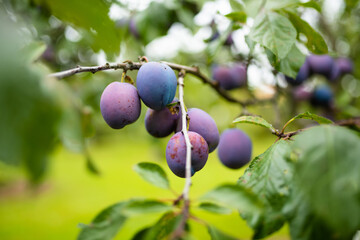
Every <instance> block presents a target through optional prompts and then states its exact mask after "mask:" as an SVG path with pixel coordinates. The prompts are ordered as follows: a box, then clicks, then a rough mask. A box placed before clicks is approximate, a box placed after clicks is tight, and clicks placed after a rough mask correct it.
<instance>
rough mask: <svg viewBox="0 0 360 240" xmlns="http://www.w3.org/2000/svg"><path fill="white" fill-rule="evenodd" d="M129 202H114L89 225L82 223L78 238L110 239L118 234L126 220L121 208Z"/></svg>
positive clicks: (88, 239) (85, 239)
mask: <svg viewBox="0 0 360 240" xmlns="http://www.w3.org/2000/svg"><path fill="white" fill-rule="evenodd" d="M126 204H127V202H120V203H117V204H114V205H112V206H110V207H108V208H106V209H104V210H103V211H101V212H100V213H99V214H98V215H97V216H96V217H95V219H94V220H93V221H92V222H91V223H90V224H88V225H85V224H80V225H79V227H80V228H81V229H82V230H81V231H80V233H79V235H78V238H77V239H78V240H100V239H103V240H108V239H109V240H110V239H113V237H114V236H115V235H116V233H117V232H118V231H119V230H120V229H121V227H122V226H123V225H124V223H125V221H126V217H125V216H124V215H122V214H121V210H122V208H123V207H124V206H126Z"/></svg>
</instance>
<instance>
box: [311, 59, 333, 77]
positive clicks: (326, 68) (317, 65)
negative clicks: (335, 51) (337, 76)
mask: <svg viewBox="0 0 360 240" xmlns="http://www.w3.org/2000/svg"><path fill="white" fill-rule="evenodd" d="M307 61H308V63H309V67H310V70H311V72H312V73H314V74H320V75H323V76H325V77H327V78H330V75H331V70H332V68H333V65H334V59H333V58H332V57H330V56H329V55H310V56H309V57H308V58H307Z"/></svg>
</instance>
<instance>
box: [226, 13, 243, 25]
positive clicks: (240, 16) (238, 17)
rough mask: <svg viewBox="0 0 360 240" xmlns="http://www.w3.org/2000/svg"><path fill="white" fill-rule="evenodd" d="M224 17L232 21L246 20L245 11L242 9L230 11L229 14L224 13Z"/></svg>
mask: <svg viewBox="0 0 360 240" xmlns="http://www.w3.org/2000/svg"><path fill="white" fill-rule="evenodd" d="M225 17H227V18H229V19H230V20H232V21H235V22H240V23H245V22H246V13H245V12H244V11H242V12H232V13H229V14H226V15H225Z"/></svg>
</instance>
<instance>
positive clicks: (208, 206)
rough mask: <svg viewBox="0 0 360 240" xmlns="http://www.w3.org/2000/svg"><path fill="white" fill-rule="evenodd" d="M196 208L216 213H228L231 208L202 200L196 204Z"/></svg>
mask: <svg viewBox="0 0 360 240" xmlns="http://www.w3.org/2000/svg"><path fill="white" fill-rule="evenodd" d="M198 208H200V209H202V210H205V211H208V212H211V213H217V214H229V213H231V212H232V211H231V209H229V208H226V207H223V206H221V205H218V204H216V203H211V202H202V203H200V205H199V206H198Z"/></svg>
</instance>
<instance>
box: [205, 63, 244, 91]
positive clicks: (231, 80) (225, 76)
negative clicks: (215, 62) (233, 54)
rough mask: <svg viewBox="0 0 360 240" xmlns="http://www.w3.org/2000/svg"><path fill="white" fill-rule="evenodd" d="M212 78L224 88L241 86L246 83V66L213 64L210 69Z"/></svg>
mask: <svg viewBox="0 0 360 240" xmlns="http://www.w3.org/2000/svg"><path fill="white" fill-rule="evenodd" d="M212 75H213V79H214V80H215V81H216V82H218V83H219V86H220V87H222V88H223V89H225V90H231V89H235V88H241V87H242V86H244V85H246V83H247V71H246V67H245V66H244V65H243V64H241V63H238V64H235V65H234V66H231V67H228V66H215V67H213V69H212Z"/></svg>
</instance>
